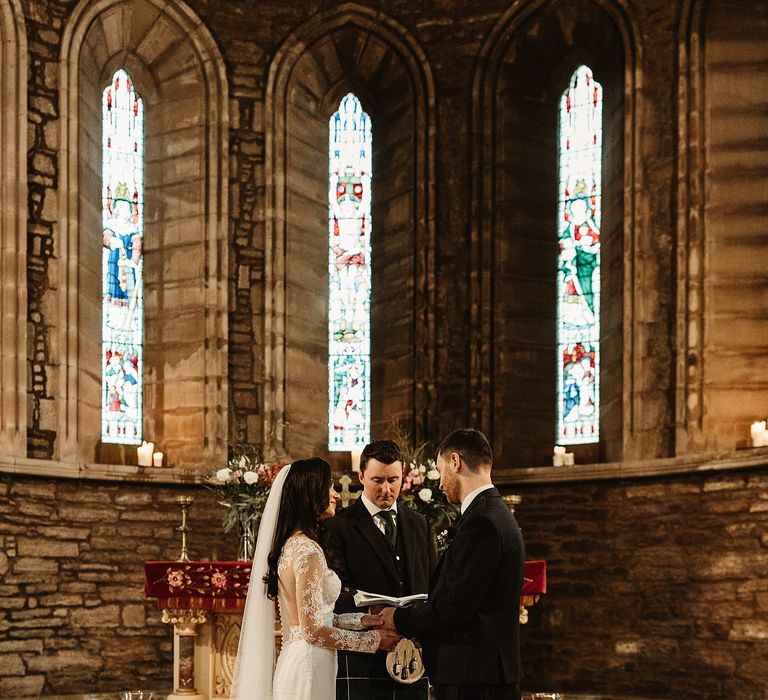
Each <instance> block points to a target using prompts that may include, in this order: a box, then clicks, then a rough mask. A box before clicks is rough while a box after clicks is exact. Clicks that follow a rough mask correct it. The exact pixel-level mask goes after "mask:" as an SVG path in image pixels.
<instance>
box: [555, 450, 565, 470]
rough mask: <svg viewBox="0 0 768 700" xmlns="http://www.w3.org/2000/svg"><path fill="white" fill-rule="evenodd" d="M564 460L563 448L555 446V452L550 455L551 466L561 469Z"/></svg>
mask: <svg viewBox="0 0 768 700" xmlns="http://www.w3.org/2000/svg"><path fill="white" fill-rule="evenodd" d="M564 458H565V448H564V447H562V446H560V445H555V452H554V454H553V455H552V466H553V467H562V466H563V464H564V463H565V462H564Z"/></svg>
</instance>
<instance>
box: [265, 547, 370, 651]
mask: <svg viewBox="0 0 768 700" xmlns="http://www.w3.org/2000/svg"><path fill="white" fill-rule="evenodd" d="M277 575H278V579H279V586H278V596H277V599H278V603H279V606H280V622H281V625H282V628H283V646H286V645H288V644H290V643H291V642H294V641H296V640H298V639H303V640H304V641H306V642H308V643H309V644H312V645H313V646H318V647H324V648H326V649H344V650H346V651H361V652H368V653H373V652H375V651H376V650H377V649H378V648H379V633H378V632H376V631H375V630H371V631H368V632H362V631H355V632H353V631H348V630H362V629H363V627H362V626H361V625H360V621H361V619H362V614H360V613H348V614H345V615H334V614H333V607H334V605H335V603H336V599H337V598H338V597H339V593H340V592H341V581H340V580H339V577H338V576H336V574H335V573H334V572H333V571H332V570H331V569H329V568H328V565H327V563H326V561H325V554H324V553H323V550H322V548H321V547H320V545H319V544H317V542H315V541H314V540H312V539H310V538H309V537H307V536H306V535H304V534H301V533H299V534H296V535H291V537H289V538H288V539H287V540H286V542H285V545H283V551H282V552H281V553H280V560H279V561H278V564H277Z"/></svg>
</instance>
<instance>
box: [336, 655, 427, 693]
mask: <svg viewBox="0 0 768 700" xmlns="http://www.w3.org/2000/svg"><path fill="white" fill-rule="evenodd" d="M386 658H387V654H386V652H383V651H380V652H377V653H375V654H356V653H354V652H345V651H341V652H339V654H338V661H339V670H338V673H337V674H336V700H427V690H428V683H427V678H426V676H422V677H421V678H420V679H419V680H418V681H416V683H412V684H410V685H405V684H403V683H395V681H393V680H392V679H391V678H390V676H389V674H388V673H387V669H386V665H385V664H386Z"/></svg>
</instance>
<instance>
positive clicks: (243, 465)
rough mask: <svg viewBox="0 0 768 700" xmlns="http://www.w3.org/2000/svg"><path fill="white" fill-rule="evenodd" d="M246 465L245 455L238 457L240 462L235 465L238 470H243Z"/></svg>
mask: <svg viewBox="0 0 768 700" xmlns="http://www.w3.org/2000/svg"><path fill="white" fill-rule="evenodd" d="M247 464H248V460H247V459H246V458H245V455H243V456H242V457H240V461H239V462H238V463H237V466H238V467H240V469H245V467H246V465H247Z"/></svg>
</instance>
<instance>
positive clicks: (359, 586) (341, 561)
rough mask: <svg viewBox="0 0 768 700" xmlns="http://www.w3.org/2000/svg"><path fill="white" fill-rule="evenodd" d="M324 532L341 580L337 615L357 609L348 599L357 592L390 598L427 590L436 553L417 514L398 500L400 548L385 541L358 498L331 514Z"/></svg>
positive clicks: (427, 525) (331, 560)
mask: <svg viewBox="0 0 768 700" xmlns="http://www.w3.org/2000/svg"><path fill="white" fill-rule="evenodd" d="M328 530H329V534H328V545H327V550H328V563H329V565H330V566H331V568H332V569H334V570H335V571H336V573H337V574H338V576H339V578H340V579H341V595H340V596H339V599H338V601H337V603H336V612H337V613H343V612H361V610H360V609H359V608H357V607H355V603H354V601H353V600H352V596H353V595H354V594H355V593H356V592H357V591H358V590H362V591H368V592H369V593H383V594H384V595H391V596H401V595H411V594H414V593H426V592H427V589H428V587H429V576H430V574H431V573H432V570H433V569H434V568H435V562H436V560H437V554H436V551H435V544H434V538H433V536H432V530H431V528H430V526H429V524H428V523H427V521H426V519H425V518H424V516H423V515H421V513H417V512H416V511H414V510H411V509H410V508H408V507H406V506H404V505H403V504H402V503H398V504H397V538H398V543H397V545H398V546H397V550H398V551H393V550H392V548H391V547H390V545H389V544H388V543H387V541H386V540H385V539H384V535H382V533H381V531H380V530H379V528H378V527H376V523H375V522H374V521H373V518H372V517H371V514H370V513H369V512H368V510H367V508H366V507H365V504H364V503H363V502H362V500H361V499H360V498H358V499H357V500H356V501H355V502H354V503H353V504H352V505H351V506H350V507H349V508H345V509H344V510H342V511H340V512H339V513H338V514H337V515H336V516H335V517H333V518H331V519H330V520H329V521H328ZM398 556H399V557H400V559H399V560H398V559H397V558H396V557H398Z"/></svg>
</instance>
